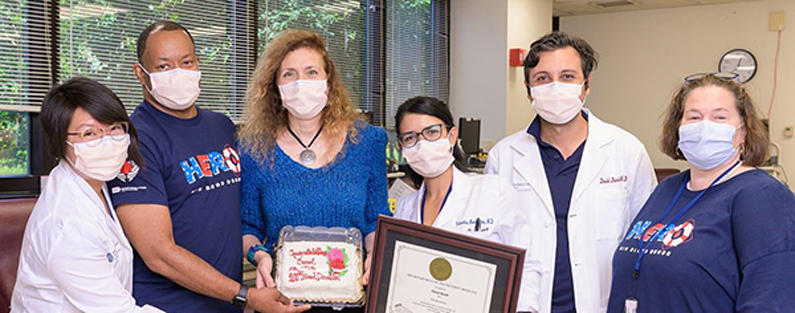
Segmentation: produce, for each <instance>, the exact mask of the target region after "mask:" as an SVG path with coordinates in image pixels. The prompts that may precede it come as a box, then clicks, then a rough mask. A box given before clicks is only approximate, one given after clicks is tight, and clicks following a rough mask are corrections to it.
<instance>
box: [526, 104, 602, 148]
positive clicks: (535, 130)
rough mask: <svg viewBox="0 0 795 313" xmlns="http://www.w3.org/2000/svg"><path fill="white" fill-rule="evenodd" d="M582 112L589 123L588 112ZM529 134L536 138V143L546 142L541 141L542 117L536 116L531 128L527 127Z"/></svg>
mask: <svg viewBox="0 0 795 313" xmlns="http://www.w3.org/2000/svg"><path fill="white" fill-rule="evenodd" d="M580 112H581V114H582V117H583V118H584V119H585V121H586V122H587V121H588V112H586V111H585V110H582V111H580ZM527 133H528V134H529V135H530V136H533V137H535V138H536V141H538V142H542V143H543V142H544V141H543V140H541V116H539V115H538V114H536V117H535V118H534V119H533V122H531V123H530V126H528V127H527Z"/></svg>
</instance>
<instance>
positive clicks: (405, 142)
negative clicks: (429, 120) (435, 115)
mask: <svg viewBox="0 0 795 313" xmlns="http://www.w3.org/2000/svg"><path fill="white" fill-rule="evenodd" d="M442 126H444V125H443V124H433V125H431V126H428V127H425V128H423V129H422V130H421V131H420V132H419V133H418V132H413V131H410V132H405V133H402V134H400V135H399V136H398V141H400V145H402V146H403V148H411V147H413V146H415V145H417V142H419V141H420V136H422V138H425V140H427V141H437V140H439V138H442Z"/></svg>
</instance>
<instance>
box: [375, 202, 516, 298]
mask: <svg viewBox="0 0 795 313" xmlns="http://www.w3.org/2000/svg"><path fill="white" fill-rule="evenodd" d="M524 253H525V251H524V249H521V248H516V247H511V246H507V245H503V244H499V243H495V242H492V241H487V240H483V239H478V238H475V237H470V236H465V235H461V234H458V233H454V232H450V231H446V230H443V229H439V228H435V227H430V226H425V225H421V224H417V223H413V222H410V221H404V220H399V219H395V218H391V217H386V216H379V217H378V228H377V231H376V237H375V245H374V249H373V255H374V257H375V259H373V263H372V269H371V271H370V275H371V276H370V285H369V286H368V288H367V306H366V309H365V311H366V312H367V313H425V312H434V313H448V312H449V313H453V312H477V313H513V312H516V302H517V300H518V296H519V286H520V283H521V278H522V277H521V275H522V266H523V264H524Z"/></svg>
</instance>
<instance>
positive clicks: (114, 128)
mask: <svg viewBox="0 0 795 313" xmlns="http://www.w3.org/2000/svg"><path fill="white" fill-rule="evenodd" d="M129 131H130V125H129V124H127V122H118V123H113V124H112V125H110V127H108V128H107V129H105V128H99V127H91V128H86V129H83V130H81V131H77V132H66V134H67V135H69V136H77V137H78V138H80V139H81V140H82V141H83V142H85V143H86V144H88V145H89V146H96V145H99V143H100V141H101V140H100V139H102V137H105V136H110V137H111V138H112V139H113V140H116V141H121V140H123V139H124V138H125V135H127V134H128V133H129Z"/></svg>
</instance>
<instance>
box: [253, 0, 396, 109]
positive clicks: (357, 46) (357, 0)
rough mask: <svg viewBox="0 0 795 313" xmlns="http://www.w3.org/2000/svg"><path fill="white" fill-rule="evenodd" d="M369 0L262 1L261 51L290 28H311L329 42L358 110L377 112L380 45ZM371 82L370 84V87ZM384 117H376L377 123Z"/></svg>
mask: <svg viewBox="0 0 795 313" xmlns="http://www.w3.org/2000/svg"><path fill="white" fill-rule="evenodd" d="M371 2H373V1H367V0H262V1H260V2H259V5H258V8H257V16H258V20H257V21H258V28H259V31H258V33H257V34H258V49H259V51H260V52H262V51H263V50H264V49H265V47H266V46H267V44H268V42H270V40H271V39H273V38H274V37H276V35H278V33H279V32H280V31H282V30H285V29H288V28H301V29H308V30H312V31H314V32H316V33H318V34H319V35H320V36H321V37H323V41H325V43H326V49H327V50H328V52H329V54H330V56H331V59H332V60H333V61H334V64H336V65H337V69H338V70H339V71H340V72H341V75H342V80H343V82H344V83H345V87H346V88H347V89H348V93H349V95H350V98H351V101H352V102H353V105H354V106H355V107H356V108H359V109H364V110H371V111H374V112H375V111H377V108H378V107H379V106H380V100H379V99H378V97H377V95H378V93H379V91H378V90H377V88H376V87H373V84H372V81H373V80H374V79H373V77H374V75H376V74H375V72H376V71H377V67H378V65H377V64H376V63H374V62H370V61H372V58H371V52H372V49H373V48H372V45H374V44H376V43H377V40H380V39H378V37H380V35H379V34H374V33H373V30H374V29H377V25H374V24H376V23H377V22H376V21H378V19H377V15H376V14H377V12H375V7H376V6H375V4H373V3H371ZM368 83H370V84H368ZM382 118H383V117H378V116H376V117H375V118H374V119H375V120H376V121H374V122H375V124H379V123H378V122H377V121H378V120H380V119H382Z"/></svg>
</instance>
